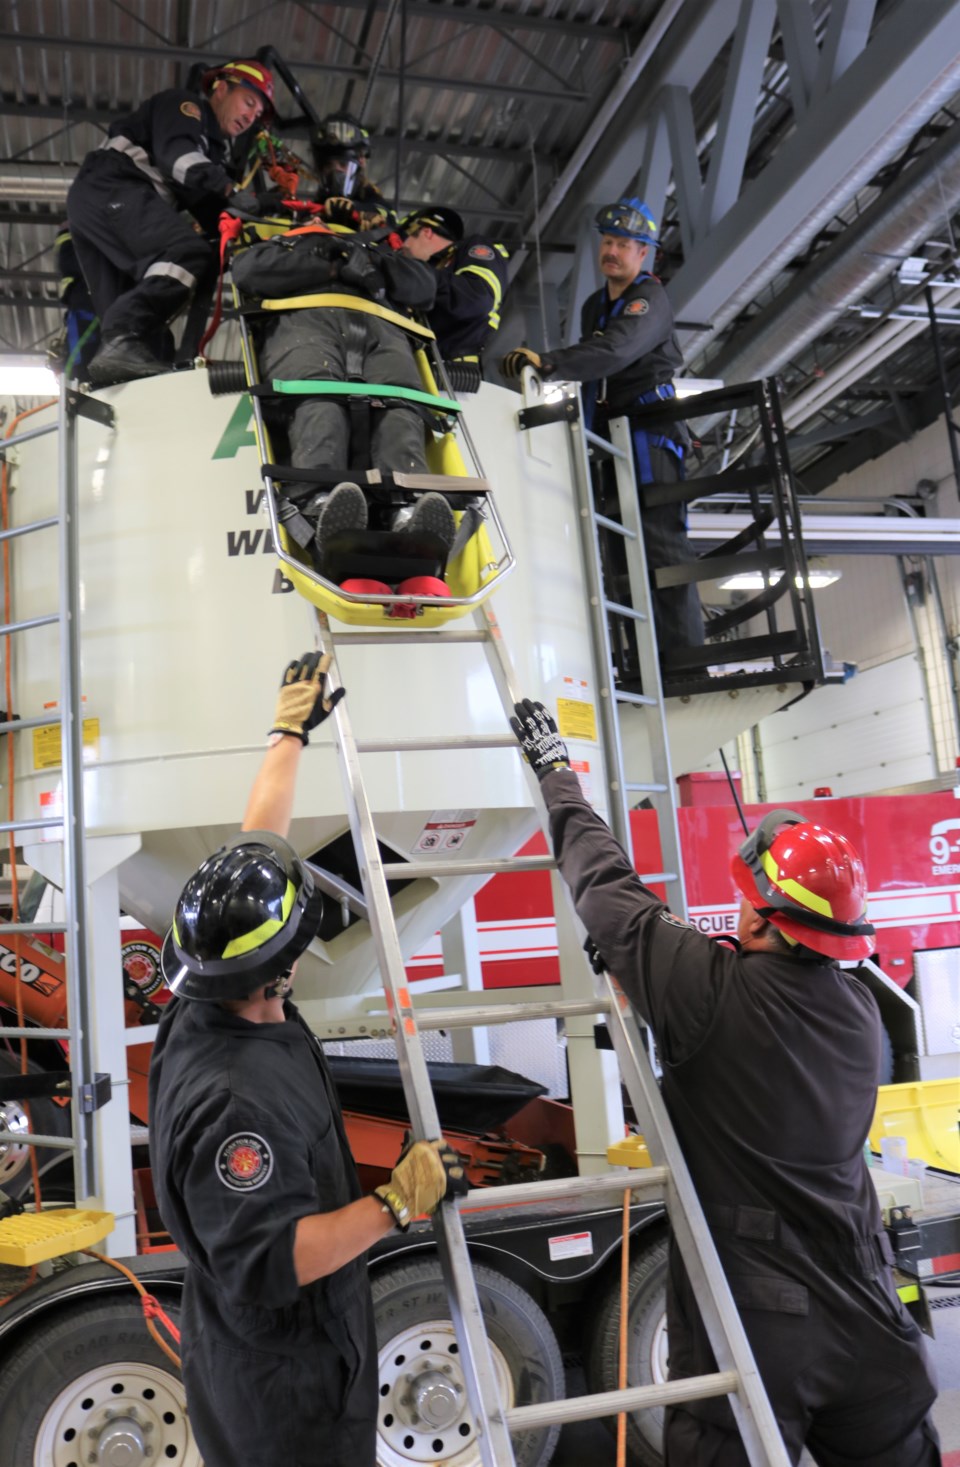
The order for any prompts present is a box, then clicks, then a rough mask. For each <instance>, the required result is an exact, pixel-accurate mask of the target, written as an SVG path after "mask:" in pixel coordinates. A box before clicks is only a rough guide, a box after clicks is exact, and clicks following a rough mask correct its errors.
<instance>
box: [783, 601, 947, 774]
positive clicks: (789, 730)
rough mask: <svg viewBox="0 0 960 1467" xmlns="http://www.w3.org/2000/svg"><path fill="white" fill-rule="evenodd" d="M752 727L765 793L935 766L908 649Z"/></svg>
mask: <svg viewBox="0 0 960 1467" xmlns="http://www.w3.org/2000/svg"><path fill="white" fill-rule="evenodd" d="M831 589H833V588H831ZM760 732H761V740H762V744H763V769H764V775H765V779H766V798H767V799H768V800H790V799H801V798H806V799H809V797H810V796H811V795H812V794H813V791H814V788H815V787H816V786H817V785H829V786H830V788H831V789H832V790H833V793H834V794H835V795H865V794H870V793H872V792H873V791H875V790H880V789H887V788H889V787H890V786H891V785H901V784H912V783H914V782H916V781H918V780H923V779H929V778H930V777H931V776H932V775H934V774H935V773H936V769H935V767H934V762H933V757H932V754H931V748H930V743H931V741H930V730H929V725H928V722H927V713H926V708H925V704H924V693H923V680H922V676H921V672H920V667H919V664H918V662H917V659H916V657H915V656H908V657H900V658H897V659H896V660H895V661H892V662H887V663H885V664H884V665H883V666H882V667H877V668H874V669H872V670H870V671H868V672H864V673H860V674H858V675H857V676H856V677H853V678H851V680H850V681H849V682H847V683H842V684H840V685H835V686H831V687H826V688H818V689H817V690H816V691H815V692H814V693H812V694H811V695H810V696H809V697H807V698H804V699H803V700H802V701H801V702H799V703H796V704H794V705H793V707H791V708H787V709H785V710H784V711H783V712H781V713H775V714H773V715H772V716H771V717H770V718H767V719H765V720H764V722H763V723H762V724H761V725H760Z"/></svg>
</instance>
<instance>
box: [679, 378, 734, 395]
mask: <svg viewBox="0 0 960 1467" xmlns="http://www.w3.org/2000/svg"><path fill="white" fill-rule="evenodd" d="M673 385H674V387H675V388H676V389H677V396H678V397H693V396H694V395H695V394H696V393H698V392H714V391H716V390H717V389H718V388H720V387H722V386H723V378H722V377H674V379H673Z"/></svg>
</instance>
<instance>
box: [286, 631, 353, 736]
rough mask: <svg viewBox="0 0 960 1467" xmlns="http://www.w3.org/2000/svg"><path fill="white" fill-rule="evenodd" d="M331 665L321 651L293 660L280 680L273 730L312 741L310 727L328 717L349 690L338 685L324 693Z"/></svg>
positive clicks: (305, 654)
mask: <svg viewBox="0 0 960 1467" xmlns="http://www.w3.org/2000/svg"><path fill="white" fill-rule="evenodd" d="M329 665H330V659H329V658H328V657H324V656H321V654H320V653H319V652H306V653H304V655H303V656H302V657H301V658H299V659H298V660H297V661H296V662H291V663H290V666H289V667H288V668H287V670H286V672H285V673H284V674H283V681H282V683H281V684H280V695H279V697H278V698H277V710H276V713H275V714H274V716H273V727H272V728H271V730H270V732H271V734H296V736H297V738H298V739H300V740H301V741H302V742H303V743H304V744H308V743H309V742H310V737H309V735H310V730H311V729H312V728H316V727H317V725H318V724H321V723H322V722H323V720H324V719H325V718H329V716H330V714H331V713H332V712H333V710H334V708H336V706H337V704H338V703H339V702H340V699H341V698H342V697H343V695H344V693H345V691H346V689H345V688H337V690H336V692H335V693H331V694H330V696H329V697H328V698H327V697H324V689H325V687H326V683H327V668H328V667H329Z"/></svg>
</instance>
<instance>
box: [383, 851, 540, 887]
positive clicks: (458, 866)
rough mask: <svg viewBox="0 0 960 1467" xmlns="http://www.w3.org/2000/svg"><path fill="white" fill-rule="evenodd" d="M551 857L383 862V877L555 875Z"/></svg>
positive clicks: (406, 879)
mask: <svg viewBox="0 0 960 1467" xmlns="http://www.w3.org/2000/svg"><path fill="white" fill-rule="evenodd" d="M556 868H557V863H556V860H555V859H554V857H553V856H510V857H507V858H506V859H499V860H497V859H494V857H492V856H491V857H490V859H489V860H486V861H455V860H450V861H385V862H384V865H383V874H384V876H385V877H386V879H387V881H413V880H414V879H415V878H416V877H419V876H486V875H487V874H490V875H497V874H499V873H500V872H503V871H509V872H511V874H512V873H514V872H517V871H555V870H556Z"/></svg>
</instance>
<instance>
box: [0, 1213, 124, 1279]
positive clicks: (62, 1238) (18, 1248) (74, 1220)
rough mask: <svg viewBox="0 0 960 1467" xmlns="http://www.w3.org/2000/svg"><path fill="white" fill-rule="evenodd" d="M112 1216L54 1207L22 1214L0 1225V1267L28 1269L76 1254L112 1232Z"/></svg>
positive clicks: (9, 1218)
mask: <svg viewBox="0 0 960 1467" xmlns="http://www.w3.org/2000/svg"><path fill="white" fill-rule="evenodd" d="M113 1228H114V1216H113V1213H112V1212H90V1211H89V1210H88V1209H86V1208H82V1207H58V1208H54V1209H51V1210H50V1211H49V1212H22V1213H21V1214H20V1215H19V1217H7V1218H4V1220H3V1222H0V1263H6V1264H10V1265H12V1266H14V1267H15V1268H29V1267H30V1265H31V1264H33V1263H42V1262H43V1261H44V1259H47V1258H60V1257H61V1256H62V1255H63V1254H64V1253H76V1252H77V1251H78V1250H79V1249H81V1248H89V1247H90V1246H91V1244H93V1243H99V1242H100V1241H101V1239H103V1238H105V1237H107V1235H108V1234H109V1233H112V1232H113Z"/></svg>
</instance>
